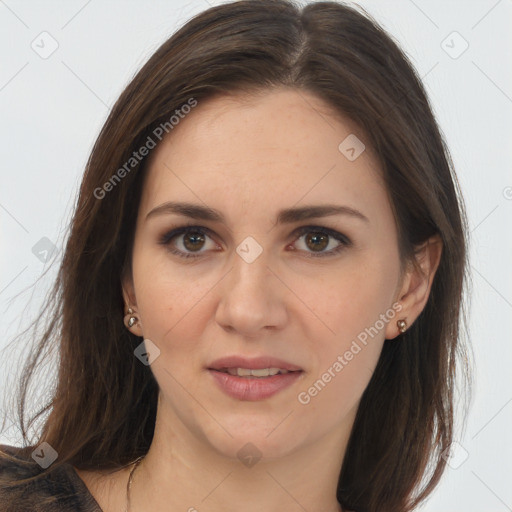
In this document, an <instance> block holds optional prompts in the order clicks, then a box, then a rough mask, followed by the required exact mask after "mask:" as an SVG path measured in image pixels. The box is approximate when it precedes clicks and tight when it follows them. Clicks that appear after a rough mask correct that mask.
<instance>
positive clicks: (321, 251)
mask: <svg viewBox="0 0 512 512" xmlns="http://www.w3.org/2000/svg"><path fill="white" fill-rule="evenodd" d="M295 236H297V237H298V238H297V242H298V241H300V243H299V246H300V245H302V246H303V247H299V249H300V251H301V252H303V253H304V255H305V256H306V257H323V256H335V255H336V254H338V253H340V252H341V251H343V250H345V249H346V248H348V247H350V246H351V245H352V241H351V240H350V239H349V238H348V237H347V236H345V235H343V234H342V233H339V232H338V231H334V230H332V229H328V228H324V227H322V226H304V227H302V228H299V229H298V230H297V231H296V232H295ZM297 242H295V243H297Z"/></svg>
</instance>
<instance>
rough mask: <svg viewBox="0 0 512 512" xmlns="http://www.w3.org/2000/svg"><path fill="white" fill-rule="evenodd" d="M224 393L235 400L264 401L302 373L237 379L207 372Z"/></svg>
mask: <svg viewBox="0 0 512 512" xmlns="http://www.w3.org/2000/svg"><path fill="white" fill-rule="evenodd" d="M208 371H209V372H210V374H211V375H212V376H213V378H214V379H215V382H216V383H217V385H218V386H219V387H220V389H221V390H222V391H224V393H226V394H227V395H229V396H230V397H232V398H236V399H237V400H247V401H257V400H265V399H266V398H270V397H271V396H273V395H275V394H276V393H279V391H282V390H283V389H285V388H287V387H289V386H291V385H292V384H293V383H294V382H296V381H297V380H298V379H299V378H300V377H301V375H302V373H303V372H289V373H284V374H277V375H272V376H269V377H253V378H251V377H237V376H235V375H230V374H229V373H224V372H219V371H217V370H211V369H209V370H208Z"/></svg>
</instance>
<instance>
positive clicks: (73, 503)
mask: <svg viewBox="0 0 512 512" xmlns="http://www.w3.org/2000/svg"><path fill="white" fill-rule="evenodd" d="M33 450H34V448H33V447H27V448H19V447H15V446H10V445H3V444H0V512H11V511H12V512H14V511H19V510H31V511H34V512H36V511H37V512H39V511H40V512H54V511H55V512H56V511H59V512H60V511H62V512H65V511H70V512H71V511H73V512H101V508H100V507H99V506H98V504H97V502H96V501H95V500H94V498H93V497H92V496H91V494H90V493H89V492H88V490H87V488H86V486H85V484H84V483H83V482H82V480H80V478H79V476H78V475H77V473H76V472H75V470H74V469H73V467H72V466H71V465H70V464H63V465H62V466H59V467H56V468H55V469H53V470H51V469H50V470H44V469H43V468H42V467H41V466H40V465H39V464H38V463H37V462H35V461H34V460H33V459H32V456H31V454H32V452H33ZM26 479H31V480H29V481H25V480H26Z"/></svg>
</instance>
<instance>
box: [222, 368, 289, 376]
mask: <svg viewBox="0 0 512 512" xmlns="http://www.w3.org/2000/svg"><path fill="white" fill-rule="evenodd" d="M224 371H226V372H227V373H229V375H235V376H238V377H268V376H272V375H277V374H278V373H281V374H283V373H288V370H282V369H280V368H261V369H258V370H252V369H248V368H227V369H226V370H224Z"/></svg>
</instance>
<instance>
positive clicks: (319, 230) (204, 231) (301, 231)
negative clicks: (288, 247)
mask: <svg viewBox="0 0 512 512" xmlns="http://www.w3.org/2000/svg"><path fill="white" fill-rule="evenodd" d="M186 233H198V234H200V235H203V236H205V235H206V236H208V237H210V238H211V235H212V234H213V233H212V231H211V230H210V229H208V228H205V227H203V226H182V227H180V228H176V229H173V230H171V231H169V232H168V233H165V234H164V235H163V236H161V237H160V239H159V243H160V244H161V245H164V246H167V248H168V250H169V251H170V252H171V253H172V254H175V255H176V256H179V257H180V258H199V257H201V252H197V254H194V253H184V252H182V251H180V250H177V249H175V248H172V247H170V246H169V243H170V242H171V240H173V239H174V238H175V237H177V236H180V235H183V234H186ZM308 233H315V234H322V235H326V236H329V237H331V238H334V239H335V240H337V241H338V242H340V245H338V246H337V247H335V248H334V249H331V250H329V251H327V252H319V253H314V252H307V253H306V254H307V255H306V256H305V257H306V258H325V257H330V256H335V255H337V254H339V253H340V252H341V251H343V250H344V249H345V248H347V247H350V246H351V245H352V241H351V240H350V239H349V238H348V237H347V236H345V235H343V234H342V233H339V232H338V231H334V230H332V229H328V228H324V227H322V226H303V227H301V228H298V229H296V230H295V231H294V232H293V235H294V236H295V237H296V239H298V238H300V237H302V236H304V235H305V234H308Z"/></svg>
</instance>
